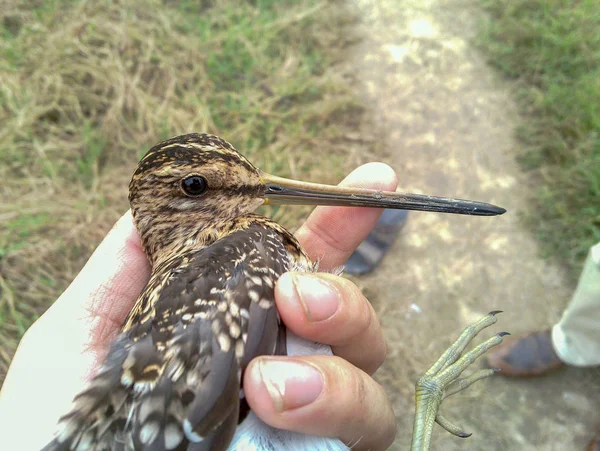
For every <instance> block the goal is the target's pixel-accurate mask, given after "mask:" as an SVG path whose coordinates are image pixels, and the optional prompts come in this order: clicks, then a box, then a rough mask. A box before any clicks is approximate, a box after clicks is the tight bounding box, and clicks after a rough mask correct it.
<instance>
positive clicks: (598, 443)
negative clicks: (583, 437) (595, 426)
mask: <svg viewBox="0 0 600 451" xmlns="http://www.w3.org/2000/svg"><path fill="white" fill-rule="evenodd" d="M588 451H600V434H598V435H597V436H596V437H595V438H594V440H592V442H591V443H590V447H589V448H588Z"/></svg>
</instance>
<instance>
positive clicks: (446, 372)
mask: <svg viewBox="0 0 600 451" xmlns="http://www.w3.org/2000/svg"><path fill="white" fill-rule="evenodd" d="M498 313H500V311H493V312H490V313H488V314H487V315H486V316H484V317H483V318H481V319H480V320H479V321H477V322H476V323H474V324H471V325H470V326H468V327H466V328H465V330H463V332H462V333H461V334H460V337H458V340H456V341H455V342H454V344H452V346H450V347H449V348H448V349H447V350H446V351H445V352H444V353H443V354H442V356H441V357H440V358H439V359H438V361H437V362H435V364H434V365H433V366H432V367H431V368H429V370H428V371H427V372H426V373H425V374H424V375H423V376H421V377H420V378H419V380H418V381H417V383H416V394H415V400H416V412H415V422H414V426H413V437H412V447H411V449H412V450H419V451H421V450H428V449H429V445H430V442H431V434H432V432H433V425H434V423H437V424H439V425H440V426H442V427H443V428H444V429H446V430H447V431H448V432H450V433H451V434H454V435H456V436H457V437H461V438H466V437H469V436H470V435H471V434H468V433H466V432H464V431H463V430H462V429H461V428H459V427H458V426H456V425H454V424H453V423H451V422H450V421H449V420H447V419H446V418H445V417H444V416H443V415H442V414H441V413H439V412H438V410H439V407H440V404H441V403H442V401H443V400H444V399H445V398H447V397H448V396H452V395H454V394H456V393H458V392H459V391H462V390H464V389H465V388H467V387H469V386H470V385H471V384H473V383H474V382H476V381H478V380H480V379H484V378H486V377H490V376H492V375H493V374H494V373H495V372H496V371H497V370H496V369H483V370H479V371H476V372H475V373H473V374H471V375H470V376H467V377H459V376H461V374H462V373H463V371H464V370H465V369H467V367H468V366H470V365H471V364H472V363H473V362H474V361H475V360H476V359H477V358H478V357H479V356H481V355H482V354H484V353H485V352H486V351H487V350H489V349H490V348H492V347H494V346H496V345H499V344H500V343H502V337H504V336H505V335H509V334H508V332H500V333H499V334H496V335H495V336H493V337H492V338H489V339H488V340H486V341H484V342H483V343H481V344H480V345H478V346H476V347H475V348H474V349H472V350H471V351H469V352H466V353H465V354H463V352H464V350H465V348H466V347H467V345H468V344H469V343H470V342H471V340H473V338H475V337H476V336H477V334H478V333H479V332H481V331H482V330H483V329H485V328H486V327H489V326H491V325H492V324H494V323H495V322H496V321H497V318H496V314H498Z"/></svg>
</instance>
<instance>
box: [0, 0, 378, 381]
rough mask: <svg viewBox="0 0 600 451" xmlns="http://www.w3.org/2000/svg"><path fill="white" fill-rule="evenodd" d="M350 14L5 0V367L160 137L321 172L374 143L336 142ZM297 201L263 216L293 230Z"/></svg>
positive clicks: (1, 137)
mask: <svg viewBox="0 0 600 451" xmlns="http://www.w3.org/2000/svg"><path fill="white" fill-rule="evenodd" d="M353 21H354V16H353V15H352V13H349V12H348V11H346V10H345V9H343V8H341V7H340V5H333V4H329V3H328V2H325V1H317V0H300V1H283V2H281V1H265V0H258V1H247V2H244V1H233V0H232V1H219V2H216V1H191V0H181V1H168V2H167V1H159V0H154V1H150V2H147V1H142V0H131V1H128V2H125V3H123V4H113V2H97V1H92V0H52V1H50V2H28V1H25V0H12V1H11V0H9V1H8V2H4V3H3V6H2V9H1V10H0V180H2V183H1V184H0V375H1V374H2V373H3V372H4V371H5V370H6V368H7V365H8V363H9V362H10V358H11V356H12V353H13V352H14V349H15V346H16V343H17V342H18V339H19V337H20V336H21V335H22V334H23V332H24V330H25V329H26V328H27V327H28V325H29V324H31V322H32V321H34V320H35V318H36V317H38V316H39V315H40V314H41V313H43V311H44V310H45V309H46V308H47V307H48V306H49V305H50V304H51V303H52V302H53V301H54V300H55V299H56V298H57V297H58V295H59V294H60V293H61V292H62V291H63V290H64V289H65V288H66V286H67V285H68V284H69V283H70V282H71V281H72V279H73V278H74V276H75V275H76V274H77V272H78V271H79V269H80V268H81V267H82V265H83V264H84V263H85V261H86V259H87V258H88V256H89V255H90V253H91V252H92V251H93V249H94V248H95V247H96V246H97V244H98V242H99V241H100V240H101V239H102V237H103V236H104V235H105V234H106V232H107V231H108V230H109V228H110V227H111V225H112V224H113V223H114V221H115V220H116V219H117V218H118V217H119V216H120V215H121V214H122V213H123V212H124V211H125V210H126V209H127V208H128V204H127V186H128V183H129V178H130V177H131V174H132V173H133V169H134V167H135V165H136V163H137V161H138V160H139V158H140V157H141V155H143V154H144V153H145V152H146V151H147V149H148V148H149V147H151V146H152V145H154V144H156V143H157V142H158V141H160V140H162V139H165V138H168V137H172V136H174V135H177V134H182V133H189V132H202V131H206V132H210V133H214V134H217V135H220V136H222V137H223V138H225V139H227V140H228V141H230V142H232V143H233V144H234V145H235V146H236V147H237V148H238V149H239V150H240V151H242V152H243V153H244V154H245V155H246V156H248V157H249V158H250V159H251V160H252V161H253V162H254V163H255V164H257V166H259V167H261V168H262V169H264V170H267V171H270V172H274V173H278V174H280V175H283V176H295V177H303V178H307V179H312V180H318V181H323V182H336V181H337V180H339V178H340V177H341V176H342V175H343V174H344V173H345V172H347V171H348V170H349V169H351V167H350V166H355V165H356V163H358V162H360V160H361V158H362V157H361V154H363V153H366V152H367V151H368V150H369V149H368V148H367V147H365V146H366V145H359V146H357V145H356V144H351V145H349V144H348V142H347V140H346V139H345V136H346V134H351V132H355V130H356V128H357V127H360V125H361V124H362V121H363V111H362V109H361V108H360V106H359V105H358V104H357V103H356V101H355V100H354V97H353V95H352V92H351V91H352V90H351V86H350V85H349V84H348V81H347V80H348V79H349V77H345V74H344V73H343V72H342V70H341V69H340V68H339V67H338V66H337V65H336V62H337V61H338V60H339V59H340V58H341V57H342V56H343V53H344V48H343V46H344V44H345V43H346V42H347V40H348V39H349V38H351V36H352V29H351V28H352V27H351V25H352V23H353ZM361 146H362V147H361ZM307 211H308V209H292V210H288V209H286V208H279V209H277V210H274V209H271V210H268V209H267V210H266V212H267V213H269V214H271V215H274V217H275V218H276V219H277V220H279V221H282V222H283V223H284V224H285V225H287V226H288V227H289V226H294V225H296V224H298V222H299V220H300V218H301V217H302V216H303V215H305V214H306V212H307ZM0 378H1V377H0Z"/></svg>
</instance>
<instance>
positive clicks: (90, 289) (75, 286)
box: [35, 211, 150, 347]
mask: <svg viewBox="0 0 600 451" xmlns="http://www.w3.org/2000/svg"><path fill="white" fill-rule="evenodd" d="M149 277H150V264H149V262H148V259H147V258H146V255H145V253H144V250H143V248H142V245H141V242H140V239H139V236H138V234H137V231H136V230H135V226H134V224H133V218H132V216H131V212H130V211H128V212H127V213H125V214H124V215H123V216H122V217H121V218H120V219H119V221H117V223H116V224H115V226H114V227H113V228H112V230H111V231H110V232H109V233H108V235H107V236H106V238H104V240H103V241H102V243H100V245H99V246H98V248H97V249H96V250H95V251H94V253H93V254H92V256H91V257H90V259H89V260H88V262H87V263H86V264H85V266H84V267H83V269H82V270H81V272H80V273H79V274H78V275H77V277H76V278H75V280H74V281H73V283H72V284H71V285H70V286H69V288H68V289H67V290H66V291H65V292H64V293H63V294H62V295H61V296H60V298H59V299H58V300H57V301H56V302H55V303H54V304H53V305H52V307H51V308H50V309H49V310H48V311H47V312H46V314H45V315H44V316H43V317H42V318H41V319H40V320H39V321H38V322H40V323H42V322H52V321H54V320H55V319H56V318H57V317H58V318H60V322H61V323H64V322H65V321H69V320H73V321H83V322H85V323H86V325H87V329H88V330H89V333H88V335H89V337H88V343H87V345H88V346H89V347H96V346H102V345H104V344H105V343H107V342H108V341H110V340H112V338H113V337H114V335H115V334H116V333H117V331H118V329H119V328H120V327H121V325H122V324H123V321H124V320H125V318H126V316H127V315H128V313H129V311H130V310H131V308H132V307H133V304H134V303H135V301H136V299H137V298H138V296H139V295H140V292H141V291H142V289H143V288H144V286H145V285H146V283H147V282H148V279H149ZM90 326H91V327H90ZM35 327H39V324H36V325H35Z"/></svg>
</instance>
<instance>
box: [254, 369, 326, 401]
mask: <svg viewBox="0 0 600 451" xmlns="http://www.w3.org/2000/svg"><path fill="white" fill-rule="evenodd" d="M257 368H258V371H259V374H260V379H261V381H262V383H263V384H264V385H265V387H266V389H267V391H268V392H269V396H270V397H271V399H272V400H273V404H274V405H275V410H276V411H277V412H283V411H285V410H290V409H296V408H298V407H302V406H306V405H308V404H310V403H311V402H313V401H314V400H315V399H317V398H318V397H319V395H320V394H321V392H322V391H323V385H324V382H323V375H322V374H321V372H320V371H319V370H317V369H316V368H315V367H313V366H311V365H309V364H306V363H300V362H294V361H290V360H286V361H281V360H277V359H275V358H270V359H265V358H263V359H260V360H259V362H258V364H257Z"/></svg>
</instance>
